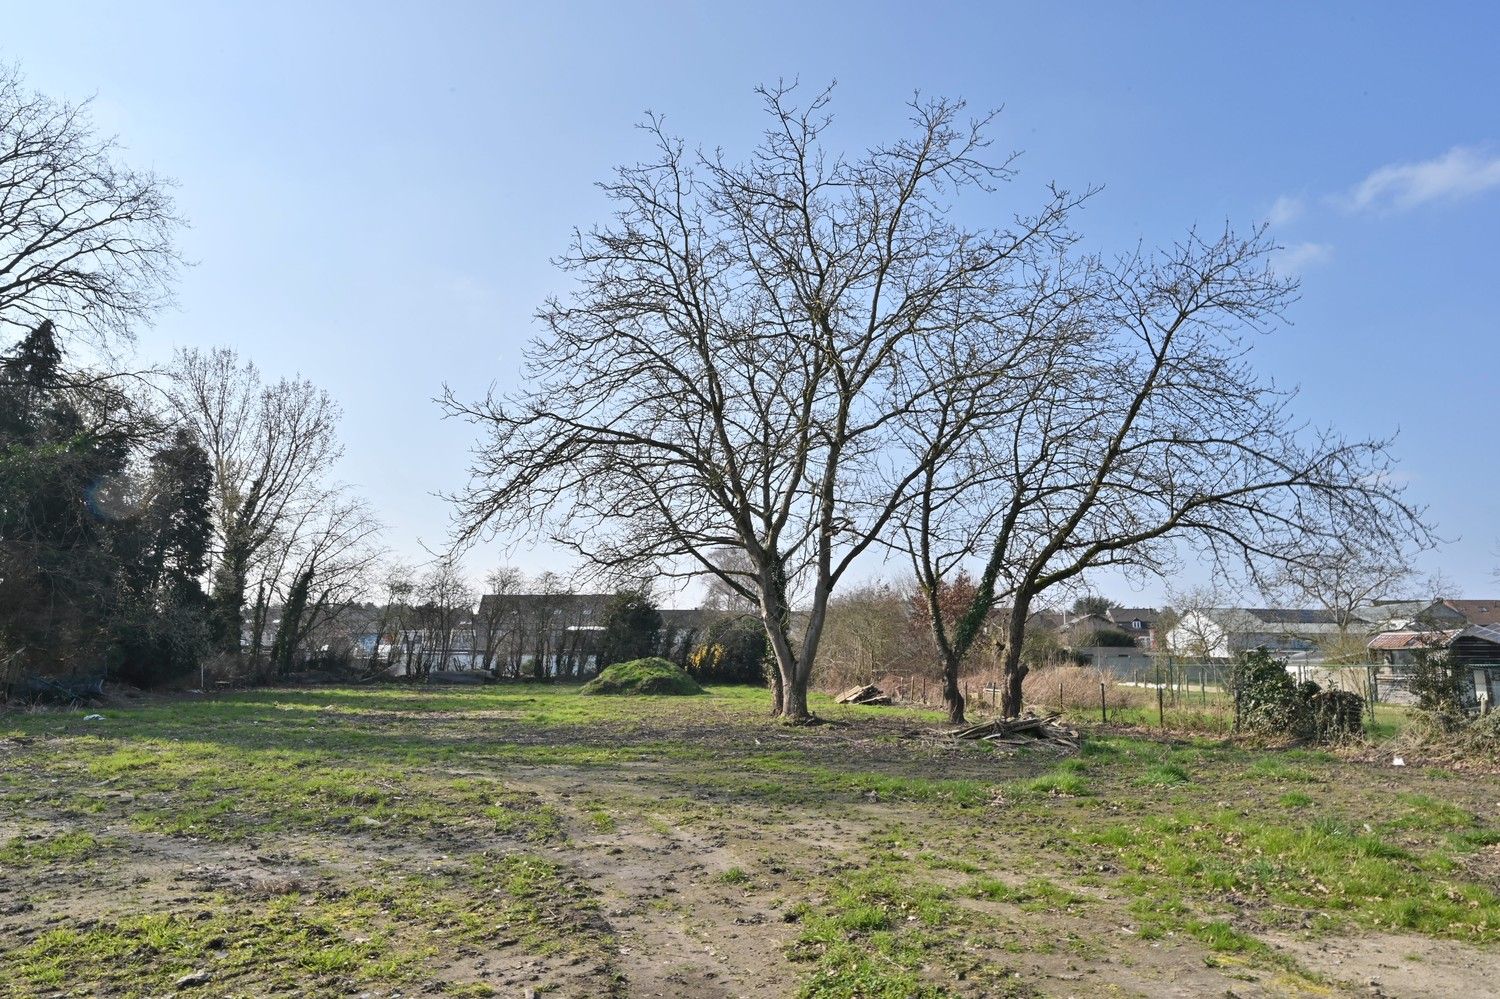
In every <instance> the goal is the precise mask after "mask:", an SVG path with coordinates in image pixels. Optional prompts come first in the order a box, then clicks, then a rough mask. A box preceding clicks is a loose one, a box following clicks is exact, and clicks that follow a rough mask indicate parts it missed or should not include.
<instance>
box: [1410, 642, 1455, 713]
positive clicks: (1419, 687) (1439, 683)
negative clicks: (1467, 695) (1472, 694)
mask: <svg viewBox="0 0 1500 999" xmlns="http://www.w3.org/2000/svg"><path fill="white" fill-rule="evenodd" d="M1410 689H1411V692H1412V693H1413V694H1414V695H1416V698H1417V707H1419V708H1421V709H1422V710H1423V711H1436V712H1439V713H1441V714H1455V715H1456V714H1462V713H1463V681H1462V679H1461V678H1460V677H1459V672H1458V669H1457V668H1456V667H1454V666H1453V665H1452V664H1451V663H1449V662H1448V657H1447V655H1445V654H1444V653H1441V652H1438V653H1431V652H1426V651H1423V652H1418V653H1416V655H1415V656H1414V657H1413V659H1412V666H1411V681H1410Z"/></svg>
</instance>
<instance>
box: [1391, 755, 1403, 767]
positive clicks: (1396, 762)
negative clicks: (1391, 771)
mask: <svg viewBox="0 0 1500 999" xmlns="http://www.w3.org/2000/svg"><path fill="white" fill-rule="evenodd" d="M1391 766H1393V767H1404V766H1406V761H1405V760H1404V759H1402V758H1401V757H1399V756H1395V757H1392V758H1391Z"/></svg>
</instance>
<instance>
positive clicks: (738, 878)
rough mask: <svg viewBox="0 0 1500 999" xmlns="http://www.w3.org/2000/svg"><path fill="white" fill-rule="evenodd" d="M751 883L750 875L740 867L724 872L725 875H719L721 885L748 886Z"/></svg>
mask: <svg viewBox="0 0 1500 999" xmlns="http://www.w3.org/2000/svg"><path fill="white" fill-rule="evenodd" d="M749 881H750V875H748V874H746V873H745V872H744V871H743V870H741V869H740V868H738V867H731V868H730V869H729V870H727V871H724V872H723V873H721V874H720V875H719V882H720V883H721V884H726V885H742V884H748V883H749Z"/></svg>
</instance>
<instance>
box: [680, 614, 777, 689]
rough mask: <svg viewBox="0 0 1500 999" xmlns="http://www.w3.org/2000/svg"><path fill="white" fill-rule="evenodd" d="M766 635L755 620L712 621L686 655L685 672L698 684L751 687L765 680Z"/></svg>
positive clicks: (761, 683)
mask: <svg viewBox="0 0 1500 999" xmlns="http://www.w3.org/2000/svg"><path fill="white" fill-rule="evenodd" d="M767 651H768V650H767V648H766V632H765V629H764V628H763V627H762V626H761V623H760V621H759V620H758V619H756V618H737V619H729V620H724V621H715V622H714V623H713V624H711V625H710V626H709V627H708V628H707V629H706V633H705V634H704V636H703V639H702V641H701V642H699V643H697V644H695V645H694V646H693V648H692V651H690V652H689V653H688V655H687V671H688V673H689V674H691V675H692V677H693V679H695V680H698V681H700V682H702V683H753V684H760V685H763V684H764V683H765V678H766V655H767Z"/></svg>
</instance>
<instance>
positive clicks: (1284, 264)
mask: <svg viewBox="0 0 1500 999" xmlns="http://www.w3.org/2000/svg"><path fill="white" fill-rule="evenodd" d="M1332 259H1333V247H1332V246H1330V245H1329V244H1327V243H1297V244H1295V245H1293V246H1287V247H1284V248H1282V250H1281V251H1280V252H1278V253H1277V254H1276V257H1275V259H1274V260H1272V261H1271V266H1272V267H1273V268H1274V269H1275V270H1276V272H1277V273H1279V274H1300V273H1302V271H1304V270H1306V269H1307V268H1309V267H1312V266H1315V265H1317V264H1321V263H1326V262H1327V261H1329V260H1332Z"/></svg>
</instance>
